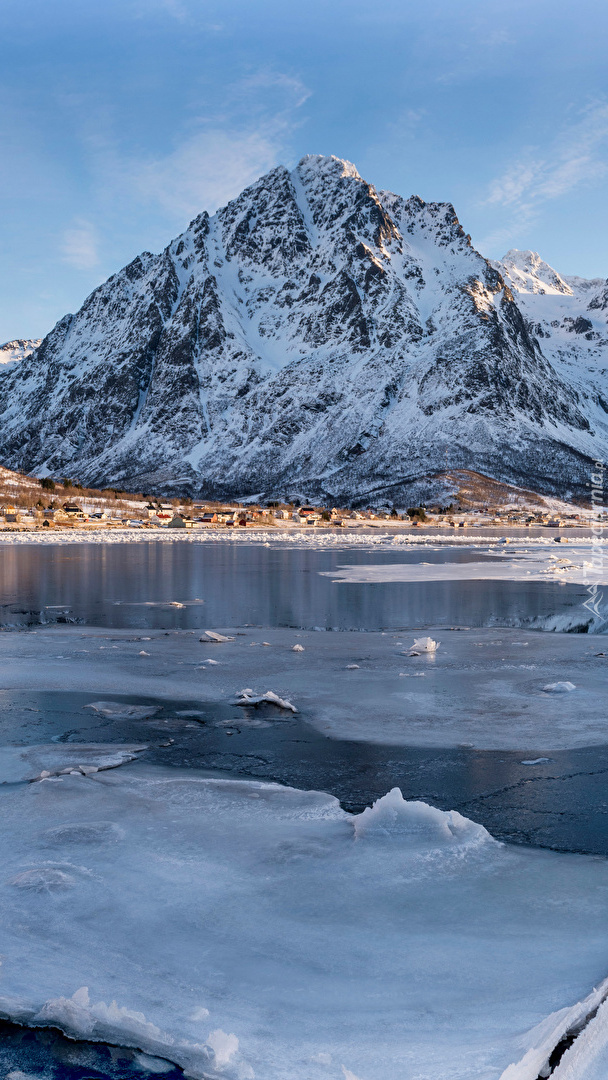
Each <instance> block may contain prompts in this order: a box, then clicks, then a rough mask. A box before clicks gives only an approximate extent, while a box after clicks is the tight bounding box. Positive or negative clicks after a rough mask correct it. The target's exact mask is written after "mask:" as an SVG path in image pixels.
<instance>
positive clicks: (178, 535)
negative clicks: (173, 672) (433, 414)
mask: <svg viewBox="0 0 608 1080" xmlns="http://www.w3.org/2000/svg"><path fill="white" fill-rule="evenodd" d="M584 531H585V532H587V533H588V532H589V531H590V530H588V529H586V530H584ZM557 536H560V537H561V542H562V543H563V544H567V545H568V547H570V546H574V545H576V546H581V545H582V546H585V547H587V546H588V547H589V548H590V549H591V548H593V547H596V546H598V545H599V546H602V547H604V546H607V545H608V533H607V534H606V535H603V534H601V535H600V533H599V532H598V535H597V536H581V535H580V532H579V531H578V530H567V535H566V533H564V531H563V530H559V529H554V530H547V535H545V534H543V535H542V536H534V535H530V533H529V532H527V531H526V530H523V529H521V530H517V531H514V530H509V529H505V530H504V531H503V532H492V533H490V532H488V533H486V532H485V530H483V531H479V532H475V530H474V529H469V530H466V531H464V530H463V532H462V533H460V532H458V533H456V532H446V531H445V530H443V529H442V530H440V529H437V530H436V531H435V532H428V533H424V532H400V533H393V531H392V530H384V529H380V528H369V529H368V530H362V529H346V530H344V529H324V528H320V529H315V528H311V529H302V528H294V529H277V528H272V527H267V528H253V529H243V530H242V531H241V530H238V529H225V528H224V529H212V528H202V529H183V530H182V529H166V528H162V529H161V528H159V529H133V528H128V527H127V528H124V529H121V528H112V529H109V528H107V527H103V528H99V529H95V528H83V529H78V528H75V529H65V530H61V529H31V530H22V531H18V530H15V531H11V530H10V529H0V548H1V547H2V546H3V545H7V546H14V545H19V544H45V545H46V544H141V543H150V542H152V543H154V542H160V543H163V544H167V543H189V544H201V543H202V544H205V543H224V544H235V543H236V544H301V545H306V546H313V547H331V548H340V547H345V548H350V547H353V546H356V547H359V546H362V547H378V546H387V547H399V546H400V545H404V546H405V547H416V546H424V547H427V546H429V545H435V544H436V545H438V546H441V547H443V546H446V545H448V546H450V545H454V546H456V547H459V548H460V547H487V546H488V545H498V544H505V543H510V544H513V545H518V546H520V545H524V546H526V547H528V546H530V547H551V548H553V545H554V543H555V537H557Z"/></svg>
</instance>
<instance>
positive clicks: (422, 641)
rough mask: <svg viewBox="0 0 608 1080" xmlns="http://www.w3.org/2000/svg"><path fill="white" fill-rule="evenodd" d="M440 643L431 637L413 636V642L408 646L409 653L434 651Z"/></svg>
mask: <svg viewBox="0 0 608 1080" xmlns="http://www.w3.org/2000/svg"><path fill="white" fill-rule="evenodd" d="M440 645H441V642H440V641H433V639H432V638H431V637H421V638H414V644H413V645H411V646H410V649H409V651H410V654H413V653H434V652H437V649H438V648H439V646H440Z"/></svg>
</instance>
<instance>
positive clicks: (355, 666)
mask: <svg viewBox="0 0 608 1080" xmlns="http://www.w3.org/2000/svg"><path fill="white" fill-rule="evenodd" d="M346 670H347V671H358V670H359V665H358V664H347V665H346Z"/></svg>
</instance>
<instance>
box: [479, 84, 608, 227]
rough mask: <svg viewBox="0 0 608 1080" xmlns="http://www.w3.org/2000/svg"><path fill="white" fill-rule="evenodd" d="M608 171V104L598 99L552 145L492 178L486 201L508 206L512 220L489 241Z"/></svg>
mask: <svg viewBox="0 0 608 1080" xmlns="http://www.w3.org/2000/svg"><path fill="white" fill-rule="evenodd" d="M607 175H608V102H606V101H596V102H593V103H592V104H590V105H588V106H587V107H586V108H585V109H584V110H583V111H582V112H580V113H579V115H578V118H577V120H576V121H575V122H574V123H570V124H568V125H565V126H564V127H563V128H562V130H561V131H560V132H559V134H558V135H557V137H556V138H555V140H554V141H553V143H552V144H551V145H550V146H549V148H548V149H547V150H546V151H545V152H544V153H541V152H540V151H539V150H538V148H534V147H531V148H530V149H529V150H528V151H527V152H526V153H524V154H523V155H522V156H521V158H520V159H519V160H518V161H516V162H515V164H514V165H512V166H511V167H510V168H509V169H508V170H506V172H504V173H503V174H502V175H501V176H499V177H497V178H496V179H495V180H493V181H492V183H491V184H490V188H489V193H488V195H487V198H486V199H485V205H487V206H492V207H497V208H500V207H502V208H503V209H504V210H505V211H507V212H508V213H509V220H508V222H507V223H506V224H505V225H504V226H503V227H502V228H501V229H499V230H497V231H496V232H495V233H494V234H493V235H492V236H489V237H486V238H485V240H484V241H483V243H484V245H487V246H492V245H493V244H496V243H498V242H500V241H504V242H508V241H509V239H510V238H512V237H513V236H514V235H517V233H518V232H521V230H522V229H523V228H525V227H527V226H528V225H530V224H531V223H532V222H534V221H535V220H536V219H537V218H538V216H539V215H540V213H541V212H542V210H543V209H544V207H545V206H546V205H547V203H549V202H550V201H551V200H552V199H558V198H560V197H562V196H564V195H568V194H569V193H570V192H574V191H577V190H579V189H583V188H585V187H588V186H591V185H593V184H596V183H598V182H600V181H602V180H603V179H605V177H606V176H607Z"/></svg>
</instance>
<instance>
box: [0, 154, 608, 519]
mask: <svg viewBox="0 0 608 1080" xmlns="http://www.w3.org/2000/svg"><path fill="white" fill-rule="evenodd" d="M514 297H515V298H514ZM607 316H608V282H598V281H596V282H584V281H581V280H580V279H562V278H560V277H559V275H558V274H556V273H555V272H554V271H552V270H551V269H550V268H549V267H547V266H546V265H545V264H543V263H541V261H540V260H539V259H538V257H537V256H533V255H532V254H531V253H524V254H523V255H522V253H513V252H510V253H509V256H507V257H506V259H505V262H504V265H503V264H494V265H492V264H491V263H490V262H488V261H487V260H486V259H484V258H483V257H482V256H481V255H480V254H479V253H478V252H477V251H475V249H474V248H473V247H472V245H471V242H470V238H469V237H468V236H467V235H465V233H464V231H463V229H462V227H461V225H460V223H459V221H458V219H457V217H456V214H455V212H454V209H453V207H452V206H451V205H450V204H449V203H424V202H423V201H422V200H421V199H419V198H418V197H416V196H414V197H412V198H410V199H408V200H405V199H402V198H401V197H399V196H397V195H394V194H391V193H389V192H377V191H376V190H375V189H374V188H373V187H371V186H370V185H369V184H367V183H366V182H365V181H364V180H363V179H362V178H361V177H360V176H359V174H358V173H357V171H356V169H355V168H354V166H353V165H351V164H350V163H348V162H344V161H340V160H338V159H336V158H333V157H331V158H328V157H306V158H304V159H303V160H302V161H301V162H300V163H299V165H298V166H297V167H296V168H295V169H294V170H293V171H292V172H289V171H288V170H287V169H285V168H282V167H279V168H276V169H273V170H272V171H271V172H270V173H268V174H267V175H266V176H264V177H262V178H261V179H260V180H259V181H257V183H255V184H253V185H252V186H251V187H250V188H248V189H247V190H246V191H244V192H243V193H242V194H241V195H240V196H239V197H238V198H237V199H235V200H234V201H233V202H231V203H229V204H228V206H226V207H224V208H223V209H221V210H219V211H218V212H217V214H215V215H214V216H213V217H209V216H208V214H206V213H202V214H200V215H199V216H198V217H197V218H195V220H194V221H193V222H192V223H191V224H190V226H189V228H188V229H187V230H186V231H185V232H184V233H183V234H182V235H181V236H180V237H178V238H177V239H176V240H175V241H174V242H173V243H172V244H170V245H169V247H168V248H167V249H166V250H165V251H164V252H162V253H161V254H160V255H157V256H156V255H151V254H150V253H149V252H145V253H144V254H143V255H141V256H139V257H138V258H136V259H135V260H134V261H133V262H132V263H131V264H130V265H129V266H127V267H126V268H125V269H123V270H121V271H120V272H119V273H118V274H115V275H114V276H113V277H111V278H110V279H109V280H108V281H107V282H105V283H104V284H103V285H101V286H100V287H99V288H98V289H96V290H95V292H93V293H92V294H91V296H89V297H88V299H87V300H86V301H85V303H84V304H83V306H82V308H81V309H80V311H79V312H78V313H77V314H76V315H66V316H65V317H64V318H63V319H62V320H61V321H60V322H59V323H58V324H57V326H56V327H55V328H54V329H53V330H52V331H51V333H50V334H49V335H48V336H47V337H46V338H45V339H44V341H43V342H42V344H41V345H40V347H39V348H38V349H37V351H36V352H34V353H33V354H32V355H31V356H29V357H26V358H25V359H24V360H22V361H21V363H19V364H18V365H10V367H9V369H8V370H6V371H2V372H0V414H1V415H2V431H1V434H0V460H1V461H2V462H3V463H4V464H6V465H8V466H10V467H12V468H19V469H23V470H27V471H36V472H38V473H40V472H41V471H42V470H43V469H46V470H48V471H49V472H50V473H51V474H61V473H62V472H64V471H66V470H67V471H69V472H70V474H75V475H77V476H78V478H79V479H80V480H81V481H83V482H85V483H89V484H114V485H117V486H129V487H131V488H133V487H136V488H139V489H145V490H147V489H156V490H164V491H167V492H169V491H173V492H185V493H196V494H199V493H200V494H206V495H210V494H216V495H223V494H234V495H243V496H245V495H247V494H254V493H259V494H261V495H266V496H271V495H275V496H276V495H281V496H292V497H293V496H295V495H300V496H302V495H303V496H305V497H317V498H322V499H327V500H328V501H336V502H345V501H348V500H354V499H361V500H364V501H367V500H370V501H376V502H379V501H392V500H395V501H397V502H402V501H403V500H407V498H408V493H411V492H412V491H413V490H414V487H413V485H414V482H415V481H416V480H418V479H419V478H420V477H425V476H428V477H432V476H433V474H435V473H437V472H438V471H441V470H443V469H445V466H446V462H447V464H448V465H449V467H450V468H451V469H454V468H470V469H475V470H477V471H479V472H482V473H484V474H486V475H489V476H493V477H496V478H497V479H500V480H504V481H508V482H513V483H516V484H524V485H525V486H528V487H533V488H537V489H539V490H543V491H546V492H550V493H556V494H562V495H563V494H567V493H569V492H571V493H574V494H582V493H583V492H584V491H585V490H586V489H585V485H586V483H587V480H588V476H589V471H590V460H592V459H593V458H595V457H596V456H598V455H602V456H605V453H606V447H607V443H608V378H607V377H606V372H605V369H603V368H602V363H603V361H602V356H604V357H605V356H606V344H607V342H608V328H607ZM587 324H588V325H587ZM607 366H608V365H607ZM416 490H417V491H419V490H420V485H417V487H416Z"/></svg>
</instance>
